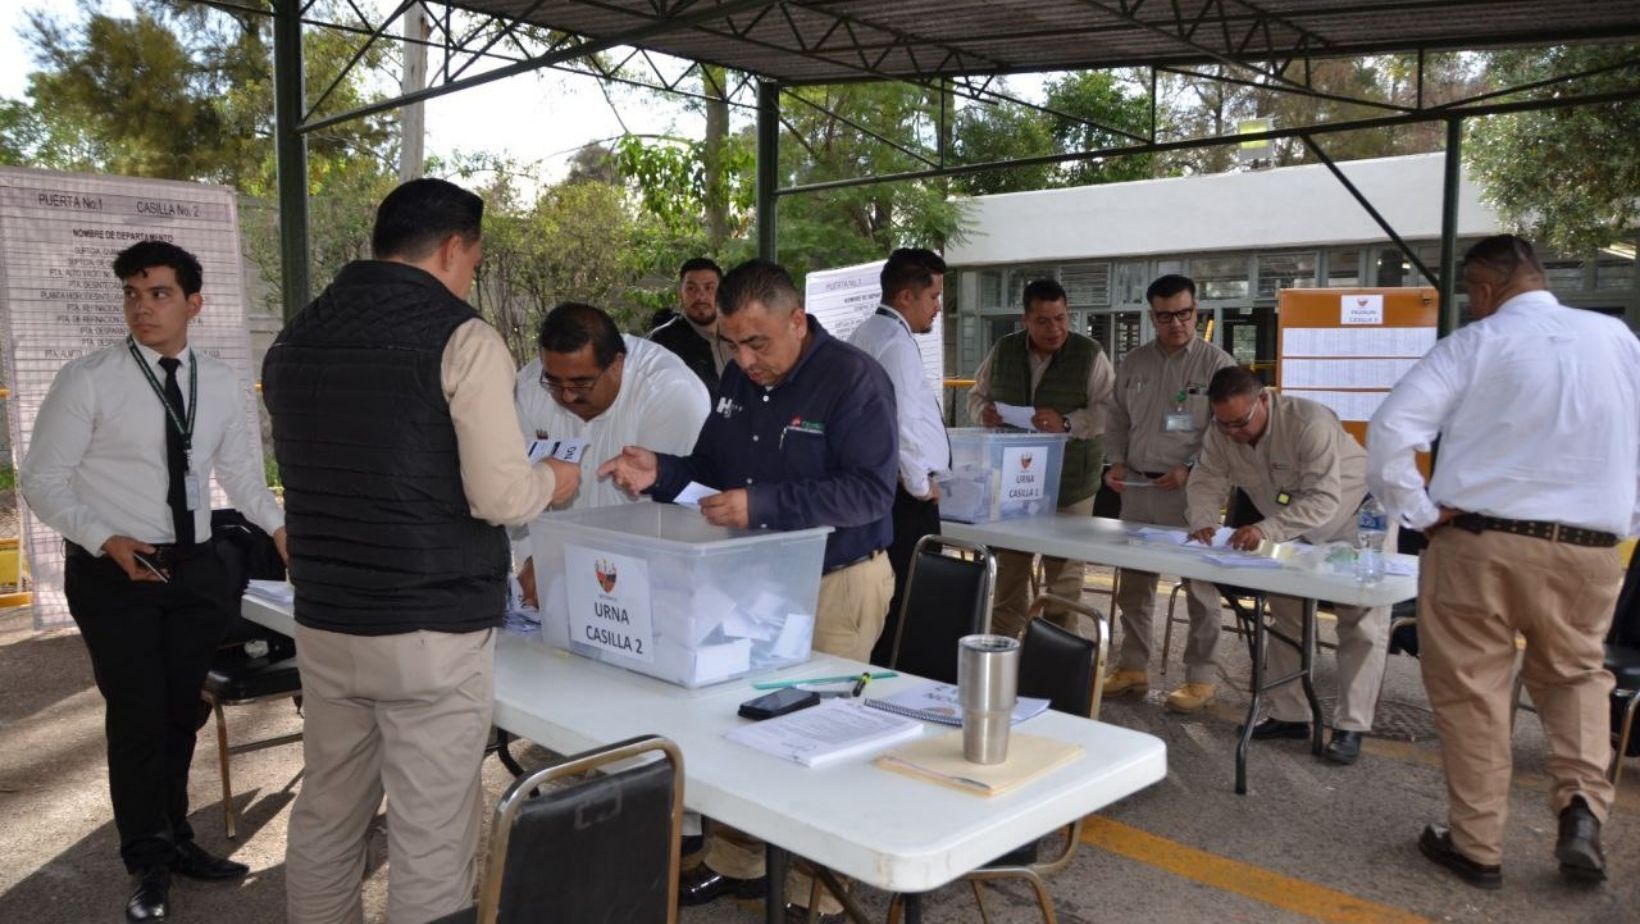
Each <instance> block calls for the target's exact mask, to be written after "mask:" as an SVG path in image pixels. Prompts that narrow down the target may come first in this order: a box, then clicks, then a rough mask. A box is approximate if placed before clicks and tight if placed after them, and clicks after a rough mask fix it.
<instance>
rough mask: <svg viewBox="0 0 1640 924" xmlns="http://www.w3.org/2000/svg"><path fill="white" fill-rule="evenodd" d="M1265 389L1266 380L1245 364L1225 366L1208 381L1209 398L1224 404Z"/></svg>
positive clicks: (1213, 401)
mask: <svg viewBox="0 0 1640 924" xmlns="http://www.w3.org/2000/svg"><path fill="white" fill-rule="evenodd" d="M1263 390H1264V381H1263V380H1262V379H1260V378H1259V377H1258V376H1256V375H1254V374H1253V371H1252V370H1251V369H1248V368H1246V367H1244V366H1225V367H1224V368H1223V369H1220V370H1219V371H1217V372H1215V373H1213V378H1212V379H1211V380H1209V381H1208V383H1207V400H1208V402H1209V403H1211V404H1222V403H1224V402H1225V401H1229V400H1230V399H1231V398H1235V397H1239V396H1242V395H1256V394H1258V393H1259V392H1261V391H1263Z"/></svg>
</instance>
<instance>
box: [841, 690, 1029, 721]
mask: <svg viewBox="0 0 1640 924" xmlns="http://www.w3.org/2000/svg"><path fill="white" fill-rule="evenodd" d="M866 705H867V706H870V707H871V708H873V709H882V710H884V711H885V712H892V713H894V714H895V715H903V716H905V717H907V718H912V719H920V720H921V721H924V722H938V723H939V724H941V725H961V724H962V704H961V702H960V701H959V700H958V699H957V686H956V684H954V683H925V684H921V685H920V686H915V687H912V688H911V689H909V690H902V691H901V692H899V693H896V694H894V695H893V696H887V697H884V698H882V699H869V698H868V699H867V700H866ZM1046 711H1048V701H1047V700H1045V699H1034V698H1032V697H1029V696H1021V697H1019V698H1018V699H1017V700H1016V701H1015V702H1014V716H1013V719H1012V720H1010V724H1012V725H1018V724H1019V723H1021V722H1023V721H1025V720H1026V719H1031V718H1035V717H1036V716H1039V715H1041V714H1042V713H1044V712H1046Z"/></svg>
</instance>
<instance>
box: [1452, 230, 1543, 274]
mask: <svg viewBox="0 0 1640 924" xmlns="http://www.w3.org/2000/svg"><path fill="white" fill-rule="evenodd" d="M1477 263H1478V264H1480V265H1482V266H1485V267H1487V268H1488V269H1491V270H1492V271H1494V272H1497V273H1501V274H1502V275H1503V276H1504V277H1506V278H1507V277H1509V276H1513V275H1515V271H1516V270H1518V269H1520V268H1521V267H1522V266H1525V267H1527V268H1528V269H1530V270H1531V271H1532V272H1534V273H1536V274H1537V275H1539V276H1541V275H1543V264H1542V263H1540V262H1539V261H1538V257H1537V252H1536V251H1534V250H1533V249H1532V245H1531V244H1530V243H1529V242H1527V240H1526V239H1525V238H1522V237H1516V236H1515V235H1513V234H1494V235H1492V236H1491V237H1483V238H1481V239H1480V240H1478V241H1476V242H1475V244H1474V246H1473V247H1470V248H1469V250H1467V251H1465V252H1464V255H1463V262H1462V263H1460V264H1459V269H1465V268H1467V267H1470V266H1474V265H1475V264H1477Z"/></svg>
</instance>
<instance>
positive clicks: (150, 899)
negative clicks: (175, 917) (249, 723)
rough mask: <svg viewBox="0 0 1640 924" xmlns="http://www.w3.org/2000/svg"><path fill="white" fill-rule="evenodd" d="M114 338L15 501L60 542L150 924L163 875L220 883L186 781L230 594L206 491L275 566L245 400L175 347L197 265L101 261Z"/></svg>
mask: <svg viewBox="0 0 1640 924" xmlns="http://www.w3.org/2000/svg"><path fill="white" fill-rule="evenodd" d="M114 275H115V276H116V277H118V278H119V280H120V283H121V287H122V288H123V290H124V295H125V323H126V326H127V327H128V328H129V329H130V331H131V335H130V336H129V337H127V338H125V339H124V340H121V341H119V342H118V343H115V344H112V345H110V346H107V347H104V348H103V349H100V350H97V351H96V352H93V353H88V354H86V355H84V356H81V357H79V358H77V359H74V360H72V361H70V362H69V363H68V364H66V365H64V366H63V368H62V370H61V371H59V372H58V373H57V378H56V379H54V380H53V381H52V383H51V391H50V392H49V393H47V395H46V398H45V401H44V402H42V403H41V405H40V411H39V413H38V414H37V415H36V416H35V419H34V431H33V433H32V438H31V440H30V442H29V449H28V456H27V457H26V458H24V459H23V465H22V468H21V470H20V472H19V474H20V476H21V484H22V490H23V496H24V497H25V498H27V500H28V503H29V506H30V507H31V508H32V509H33V510H34V513H35V514H36V515H37V516H39V517H40V519H41V520H42V521H44V522H45V524H46V525H47V526H50V527H51V528H52V529H55V530H57V531H58V532H59V533H62V535H63V540H64V543H63V545H64V561H63V590H64V591H65V592H66V594H67V596H68V610H69V613H70V614H71V615H72V616H73V617H74V623H75V625H77V626H79V627H80V636H81V638H83V639H84V640H85V647H86V650H87V651H88V652H90V654H91V667H92V671H93V673H94V674H95V676H96V679H97V690H98V691H99V692H100V693H102V695H103V699H104V700H105V701H106V702H107V704H108V711H107V716H106V721H105V723H104V729H105V732H106V734H107V736H108V788H109V794H110V795H111V796H112V798H113V803H114V826H115V828H116V829H118V831H119V838H120V857H121V858H122V859H123V860H124V861H125V867H126V869H127V870H129V871H130V872H131V873H133V874H135V875H136V877H137V887H136V890H135V891H134V892H133V893H132V895H131V899H130V901H129V902H128V903H127V904H126V908H125V918H126V920H127V921H157V920H163V919H164V918H166V917H167V913H168V911H169V907H168V905H169V893H170V886H171V875H172V873H176V874H179V875H182V876H187V877H189V878H190V879H237V878H239V877H240V876H243V875H245V873H246V872H248V868H247V867H246V866H245V864H243V863H235V862H233V861H231V860H224V859H219V858H217V857H213V856H211V855H210V854H208V853H206V852H205V850H204V849H203V848H201V847H199V846H198V845H197V844H195V843H194V832H193V828H192V827H190V826H189V824H188V766H189V763H190V762H191V761H192V760H193V756H194V735H195V732H197V731H198V729H199V726H200V724H201V722H202V720H203V717H204V713H202V712H201V711H200V700H199V688H200V687H201V686H202V685H203V684H204V682H205V673H206V671H207V670H209V669H210V666H211V656H212V655H213V654H214V653H215V651H216V648H217V646H218V645H219V644H220V643H221V641H222V637H223V635H224V633H226V632H227V629H228V624H229V622H230V620H231V619H232V618H233V612H234V610H235V609H236V608H237V607H238V605H239V601H238V594H237V593H236V592H235V587H234V585H233V584H232V583H231V582H230V580H229V578H228V575H227V572H226V571H225V570H224V568H223V565H222V562H221V560H219V559H218V558H217V557H216V555H215V554H213V551H212V547H211V543H210V535H211V503H210V493H209V491H210V484H209V478H210V474H211V472H212V470H213V469H214V470H215V472H216V476H217V481H218V482H219V483H220V484H221V485H222V487H223V488H224V489H225V490H226V491H227V494H228V499H229V500H231V501H232V502H233V504H234V506H236V507H238V508H239V509H240V510H242V511H244V512H245V515H246V517H247V518H248V519H250V520H251V521H252V522H253V523H255V524H256V525H258V526H260V527H262V528H263V529H265V530H268V531H269V532H270V533H272V534H273V540H274V543H275V544H276V545H277V546H278V548H279V551H280V554H284V551H285V530H284V527H283V525H282V524H283V523H284V515H283V514H282V513H281V512H280V510H279V505H278V503H277V502H276V501H275V500H274V499H273V494H272V493H270V492H269V491H268V485H267V480H266V479H267V474H266V471H265V470H264V468H263V464H262V457H261V454H260V453H258V452H256V451H255V449H254V448H253V446H254V445H255V444H254V443H253V442H252V440H251V437H250V434H249V432H248V429H249V428H248V425H247V423H246V420H245V413H244V405H242V404H241V403H240V397H241V396H242V395H243V394H245V391H244V389H245V387H246V386H245V384H244V382H243V381H242V380H241V379H240V377H239V376H238V375H236V374H235V373H234V371H233V369H231V368H229V367H228V365H227V364H225V363H223V362H222V361H220V360H218V359H216V358H215V357H213V356H211V355H209V354H207V353H203V352H198V351H196V350H193V349H191V348H189V346H188V324H189V322H190V321H192V320H193V318H194V317H195V316H196V315H197V314H199V310H200V307H201V305H202V304H203V300H202V298H201V297H200V287H201V285H202V282H203V280H202V279H201V275H202V274H201V271H200V265H199V261H198V260H196V259H195V258H194V256H193V255H192V254H190V253H188V252H187V251H185V250H183V249H182V248H180V247H177V246H176V245H174V244H168V243H164V242H161V241H143V242H142V243H139V244H136V245H134V246H132V247H130V248H129V249H127V250H125V251H123V252H122V253H120V254H119V256H118V257H116V258H115V259H114Z"/></svg>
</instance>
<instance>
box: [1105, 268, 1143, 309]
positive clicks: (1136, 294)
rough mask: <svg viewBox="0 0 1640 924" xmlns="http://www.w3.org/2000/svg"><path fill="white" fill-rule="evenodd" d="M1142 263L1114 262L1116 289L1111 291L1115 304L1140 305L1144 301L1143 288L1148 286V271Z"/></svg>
mask: <svg viewBox="0 0 1640 924" xmlns="http://www.w3.org/2000/svg"><path fill="white" fill-rule="evenodd" d="M1147 270H1148V267H1147V266H1146V265H1145V264H1143V263H1118V264H1116V291H1115V292H1114V293H1112V295H1113V296H1114V299H1115V304H1118V305H1142V304H1144V301H1145V289H1146V288H1148V287H1149V286H1150V278H1149V276H1150V273H1149V272H1148V271H1147Z"/></svg>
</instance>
